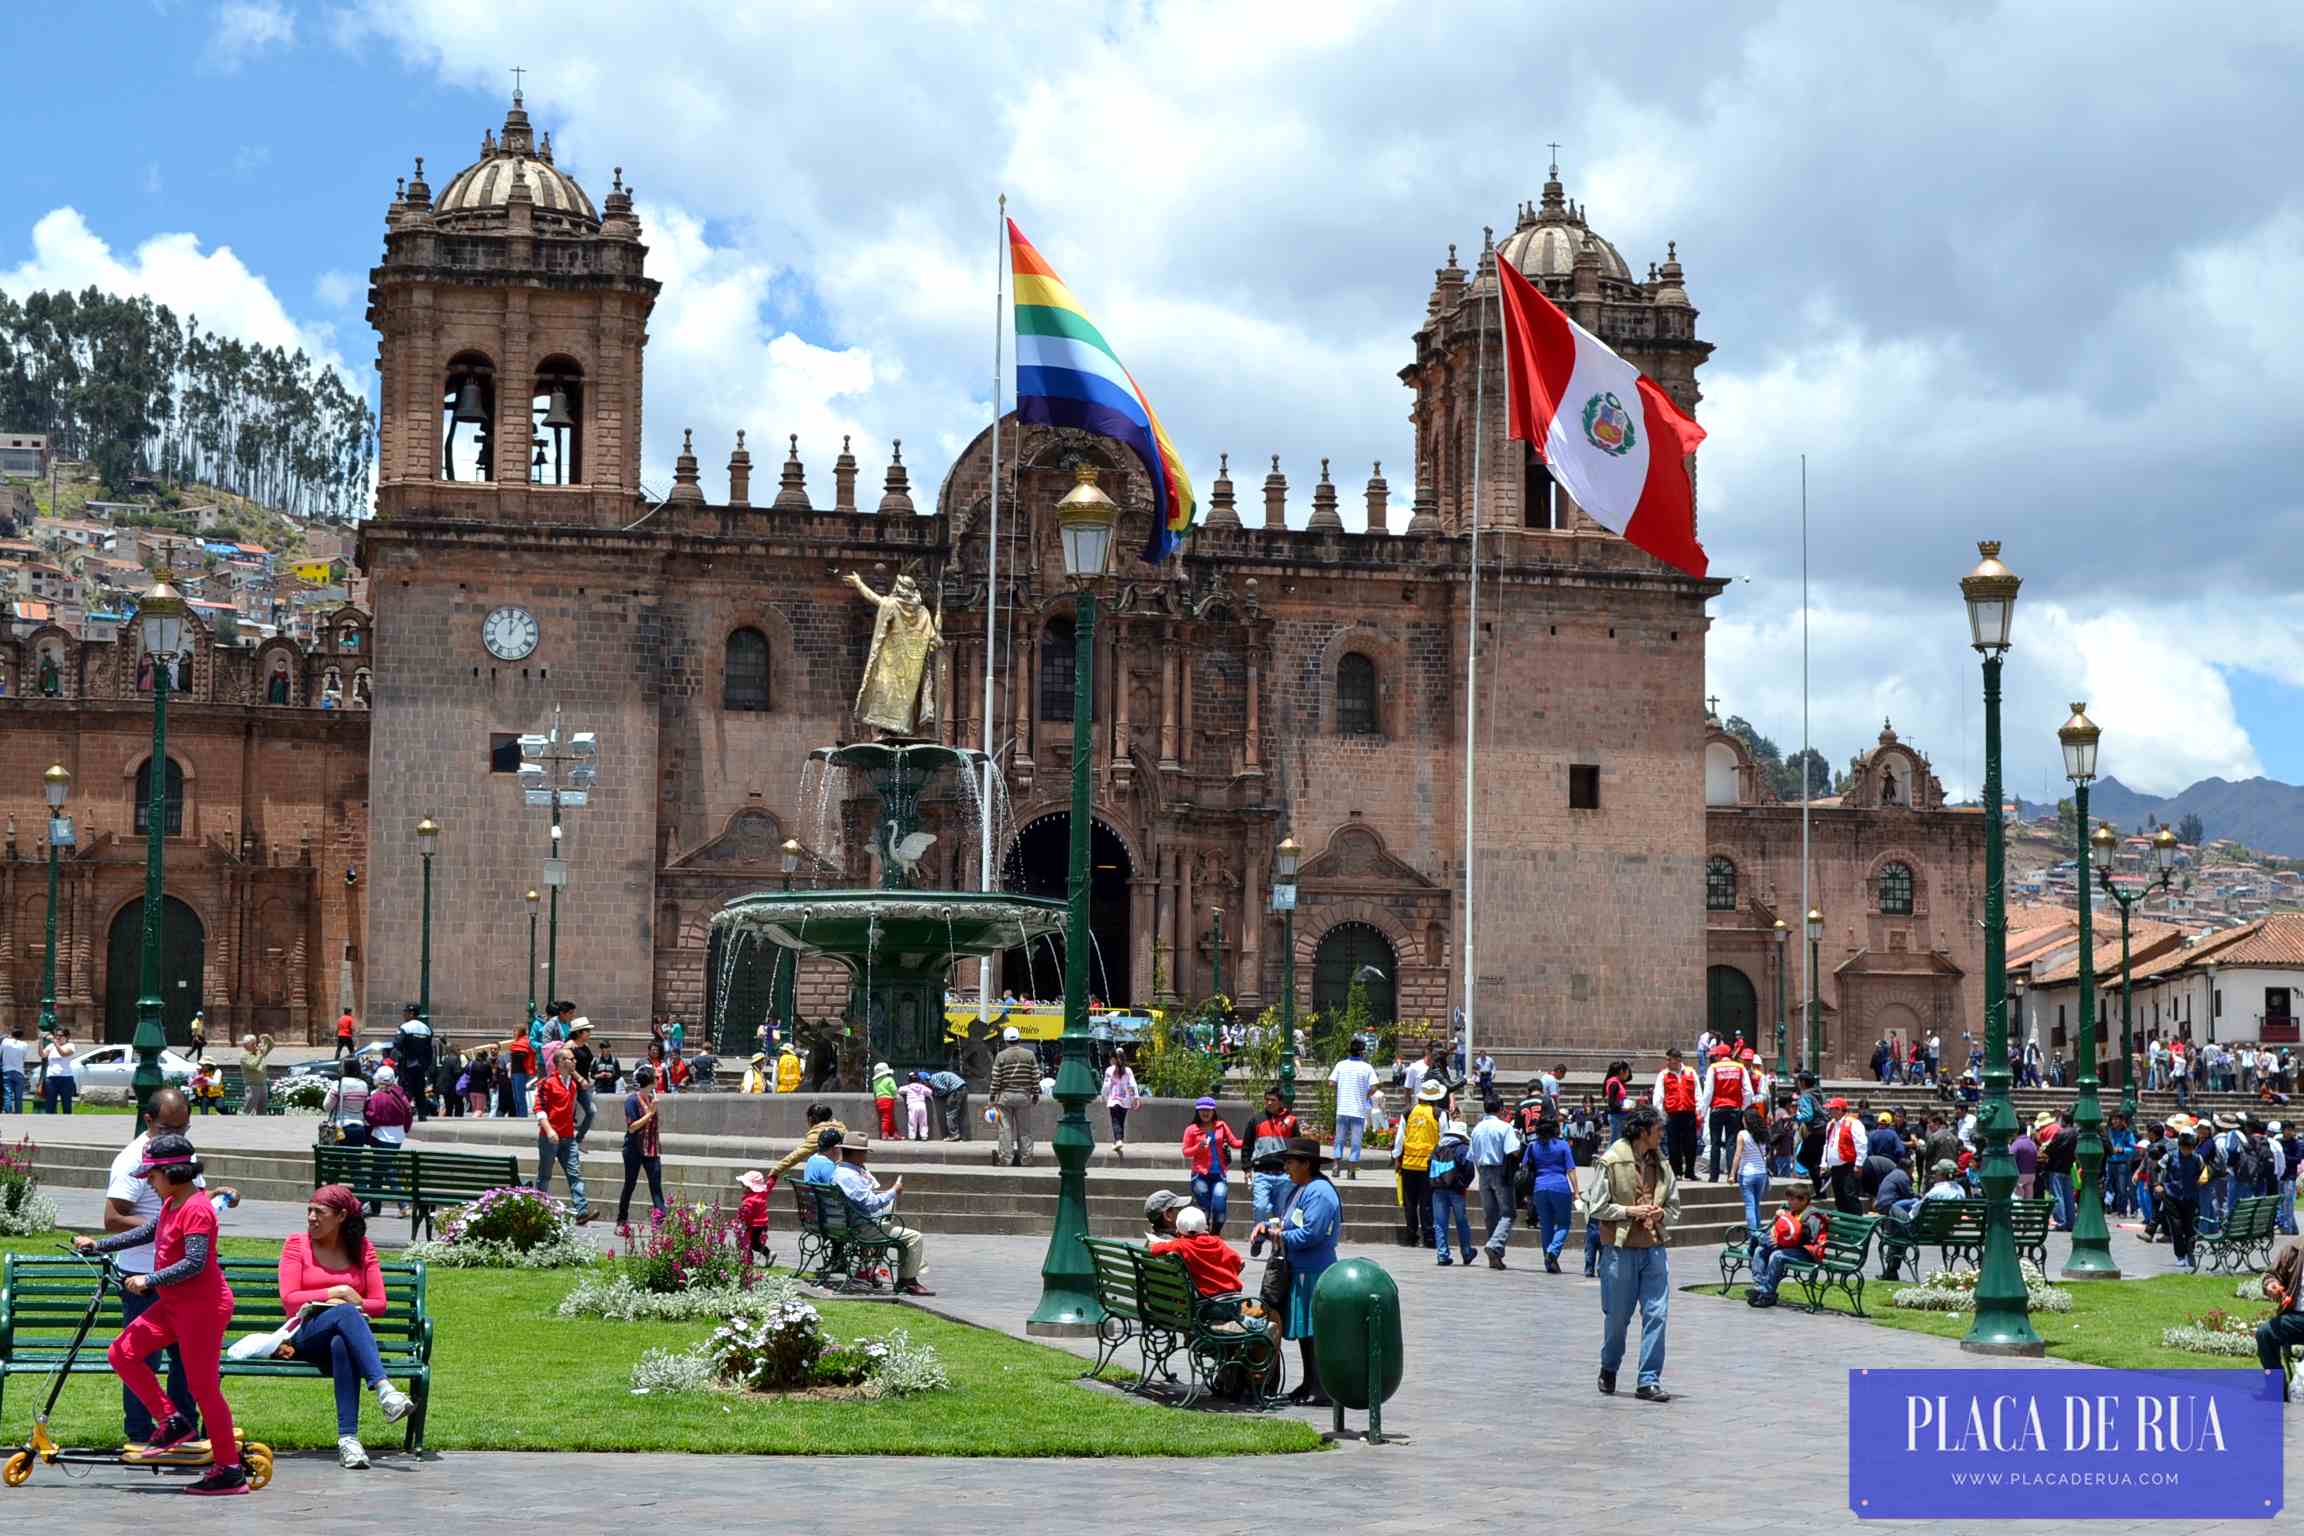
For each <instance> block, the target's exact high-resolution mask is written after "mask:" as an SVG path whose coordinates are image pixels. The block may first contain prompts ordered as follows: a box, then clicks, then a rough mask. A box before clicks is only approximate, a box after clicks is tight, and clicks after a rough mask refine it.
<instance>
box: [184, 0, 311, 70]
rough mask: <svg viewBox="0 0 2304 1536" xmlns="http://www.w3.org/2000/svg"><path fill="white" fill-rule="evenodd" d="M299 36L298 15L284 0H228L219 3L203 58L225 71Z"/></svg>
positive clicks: (282, 46)
mask: <svg viewBox="0 0 2304 1536" xmlns="http://www.w3.org/2000/svg"><path fill="white" fill-rule="evenodd" d="M295 40H296V18H295V17H294V16H292V15H290V14H289V12H288V9H287V7H286V6H284V5H282V4H281V3H280V0H224V3H223V4H221V5H219V6H217V7H216V27H215V30H214V31H212V32H210V33H209V34H208V47H207V50H206V52H205V53H204V54H203V56H202V62H203V63H204V64H205V65H206V66H207V67H208V68H210V69H213V70H216V71H218V72H220V73H223V74H231V73H233V72H235V71H237V70H238V69H239V68H240V66H241V65H243V64H245V63H247V62H248V61H249V60H250V59H253V58H255V57H257V56H258V55H260V54H262V53H265V52H267V51H268V50H270V49H273V48H285V47H287V46H288V45H289V44H291V43H293V42H294V41H295Z"/></svg>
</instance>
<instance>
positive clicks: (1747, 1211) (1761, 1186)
mask: <svg viewBox="0 0 2304 1536" xmlns="http://www.w3.org/2000/svg"><path fill="white" fill-rule="evenodd" d="M1736 1187H1737V1188H1738V1189H1740V1190H1742V1191H1743V1192H1744V1230H1745V1231H1747V1232H1757V1231H1759V1230H1760V1202H1761V1201H1763V1200H1765V1199H1767V1198H1768V1175H1767V1174H1765V1173H1763V1172H1761V1171H1760V1170H1759V1169H1757V1168H1755V1169H1753V1170H1751V1171H1749V1172H1747V1173H1744V1174H1740V1175H1739V1176H1738V1177H1737V1180H1736Z"/></svg>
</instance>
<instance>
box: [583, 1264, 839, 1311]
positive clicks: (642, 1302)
mask: <svg viewBox="0 0 2304 1536" xmlns="http://www.w3.org/2000/svg"><path fill="white" fill-rule="evenodd" d="M797 1290H798V1288H797V1287H796V1286H795V1285H794V1283H793V1282H792V1281H791V1280H789V1279H786V1278H784V1277H783V1276H780V1275H763V1274H760V1273H759V1272H758V1271H754V1272H753V1279H752V1285H751V1288H750V1289H749V1290H737V1289H732V1288H730V1289H715V1290H689V1291H671V1292H663V1291H648V1290H643V1289H641V1288H640V1287H639V1286H637V1285H635V1284H633V1283H632V1277H631V1276H630V1275H627V1274H619V1275H612V1276H608V1277H605V1278H604V1277H601V1276H598V1275H586V1276H584V1277H583V1278H582V1279H580V1280H578V1281H577V1282H576V1284H575V1287H574V1288H573V1289H572V1290H570V1291H569V1292H568V1294H567V1295H566V1296H564V1297H562V1298H561V1301H560V1307H559V1312H560V1315H561V1316H562V1317H597V1318H604V1319H606V1320H607V1321H609V1322H617V1323H638V1322H663V1323H675V1322H690V1321H693V1320H695V1319H697V1318H704V1317H711V1318H723V1317H728V1316H730V1315H732V1314H734V1313H737V1312H741V1311H744V1310H746V1309H747V1308H759V1307H773V1306H777V1305H780V1304H782V1303H783V1302H786V1301H789V1300H791V1299H792V1297H793V1296H794V1295H795V1294H797Z"/></svg>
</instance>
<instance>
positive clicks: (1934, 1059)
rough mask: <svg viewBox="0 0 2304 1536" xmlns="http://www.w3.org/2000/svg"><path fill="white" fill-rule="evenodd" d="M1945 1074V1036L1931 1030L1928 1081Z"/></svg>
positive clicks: (1933, 1080)
mask: <svg viewBox="0 0 2304 1536" xmlns="http://www.w3.org/2000/svg"><path fill="white" fill-rule="evenodd" d="M1943 1075H1944V1037H1943V1036H1942V1035H1939V1034H1936V1033H1935V1032H1934V1031H1930V1032H1929V1035H1928V1081H1930V1082H1932V1083H1933V1082H1935V1081H1936V1080H1937V1079H1938V1078H1940V1077H1942V1076H1943Z"/></svg>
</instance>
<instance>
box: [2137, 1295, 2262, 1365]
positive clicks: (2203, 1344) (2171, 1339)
mask: <svg viewBox="0 0 2304 1536" xmlns="http://www.w3.org/2000/svg"><path fill="white" fill-rule="evenodd" d="M2160 1342H2161V1343H2162V1344H2164V1345H2166V1346H2167V1347H2168V1348H2170V1349H2182V1350H2189V1351H2190V1352H2191V1353H2193V1354H2195V1355H2241V1356H2250V1355H2254V1354H2255V1353H2256V1324H2255V1321H2254V1320H2253V1319H2251V1318H2246V1317H2242V1316H2241V1315H2240V1314H2238V1313H2236V1312H2227V1311H2225V1310H2224V1309H2223V1308H2222V1307H2210V1308H2209V1309H2208V1310H2207V1311H2205V1312H2203V1313H2201V1314H2200V1315H2199V1316H2198V1317H2194V1318H2189V1319H2187V1320H2186V1321H2185V1322H2184V1323H2182V1324H2180V1325H2179V1326H2177V1327H2174V1328H2165V1329H2162V1330H2161V1333H2160Z"/></svg>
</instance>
